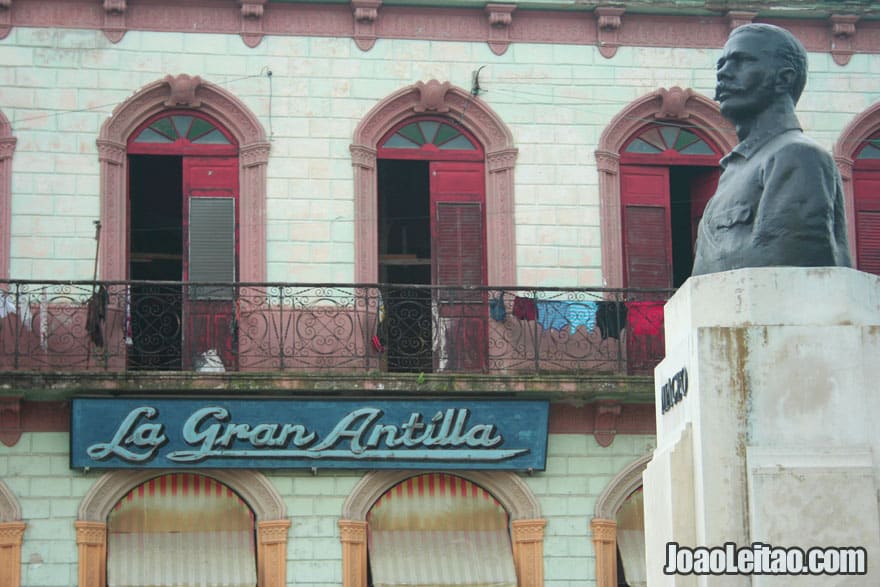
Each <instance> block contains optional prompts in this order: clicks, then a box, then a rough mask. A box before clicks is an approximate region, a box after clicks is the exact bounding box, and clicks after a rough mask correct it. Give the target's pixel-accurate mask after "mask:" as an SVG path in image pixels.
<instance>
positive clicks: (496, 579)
mask: <svg viewBox="0 0 880 587" xmlns="http://www.w3.org/2000/svg"><path fill="white" fill-rule="evenodd" d="M368 522H369V554H370V569H371V571H372V577H373V586H374V587H403V586H407V587H447V586H452V585H455V586H460V587H516V570H515V568H514V564H513V553H512V550H511V545H510V533H509V530H508V516H507V512H505V511H504V508H502V507H501V505H500V504H499V503H498V502H497V501H496V500H495V499H494V498H493V497H492V496H491V495H490V494H489V493H488V492H486V491H485V490H484V489H482V488H481V487H479V486H477V485H474V484H473V483H471V482H469V481H467V480H465V479H462V478H461V477H456V476H454V475H447V474H440V473H433V474H428V475H419V476H417V477H412V478H410V479H407V480H406V481H404V482H402V483H400V484H399V485H397V486H395V487H392V488H391V489H390V490H389V491H388V492H386V493H385V494H384V495H383V496H382V498H380V499H379V501H377V502H376V504H375V505H374V506H373V508H372V510H371V511H370V515H369V517H368Z"/></svg>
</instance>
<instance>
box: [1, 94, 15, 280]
mask: <svg viewBox="0 0 880 587" xmlns="http://www.w3.org/2000/svg"><path fill="white" fill-rule="evenodd" d="M15 142H16V141H15V137H14V136H12V124H10V122H9V119H8V118H6V115H4V114H3V112H2V111H0V235H3V236H0V279H2V278H7V277H11V276H10V275H9V257H10V255H11V254H12V248H11V247H12V154H13V152H14V151H15Z"/></svg>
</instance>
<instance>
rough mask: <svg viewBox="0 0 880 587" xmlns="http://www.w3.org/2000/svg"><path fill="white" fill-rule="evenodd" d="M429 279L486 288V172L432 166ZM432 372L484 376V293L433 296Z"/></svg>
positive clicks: (471, 165) (466, 166)
mask: <svg viewBox="0 0 880 587" xmlns="http://www.w3.org/2000/svg"><path fill="white" fill-rule="evenodd" d="M430 176H431V177H430V191H431V273H432V282H433V284H434V285H438V286H483V285H485V284H486V278H485V275H486V247H485V243H486V233H485V185H486V180H485V166H484V165H483V163H482V162H458V161H457V162H452V161H432V162H431V164H430ZM436 298H437V299H435V300H434V302H433V303H434V308H435V311H436V312H437V328H436V330H435V333H436V341H435V345H434V347H435V353H434V368H435V370H436V371H445V370H451V371H484V370H485V369H486V367H487V364H486V353H487V327H488V325H487V320H488V309H487V305H486V295H485V292H484V291H483V290H480V289H475V290H473V291H468V290H462V289H461V288H460V287H455V288H450V289H444V288H442V287H441V288H439V289H438V290H437V296H436Z"/></svg>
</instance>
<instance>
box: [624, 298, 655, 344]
mask: <svg viewBox="0 0 880 587" xmlns="http://www.w3.org/2000/svg"><path fill="white" fill-rule="evenodd" d="M663 305H664V302H626V307H627V324H628V326H629V328H630V333H631V334H634V335H637V336H638V335H641V336H660V334H661V333H662V332H663Z"/></svg>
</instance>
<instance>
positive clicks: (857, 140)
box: [831, 102, 880, 259]
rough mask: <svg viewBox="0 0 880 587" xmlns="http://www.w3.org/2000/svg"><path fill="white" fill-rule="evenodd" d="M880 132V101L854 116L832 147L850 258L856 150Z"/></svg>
mask: <svg viewBox="0 0 880 587" xmlns="http://www.w3.org/2000/svg"><path fill="white" fill-rule="evenodd" d="M877 132H880V102H878V103H876V104H874V105H873V106H871V107H870V108H868V109H867V110H865V111H864V112H862V113H861V114H859V115H858V116H856V117H855V118H854V119H853V120H852V121H851V122H850V123H849V124H848V125H846V128H844V129H843V132H841V133H840V137H839V138H838V139H837V142H835V143H834V147H832V151H831V152H832V155H833V156H834V161H835V163H837V169H838V170H839V171H840V176H841V178H842V179H843V193H844V208H846V231H847V234H849V248H850V254H851V255H852V258H853V259H855V258H856V250H855V246H856V242H855V239H854V238H853V235H855V234H856V224H855V216H856V215H855V208H856V202H855V189H854V187H853V168H854V167H855V155H856V151H858V150H859V147H860V146H861V145H862V143H863V142H864V141H866V140H867V139H868V138H870V137H871V136H873V135H874V134H876V133H877Z"/></svg>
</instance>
